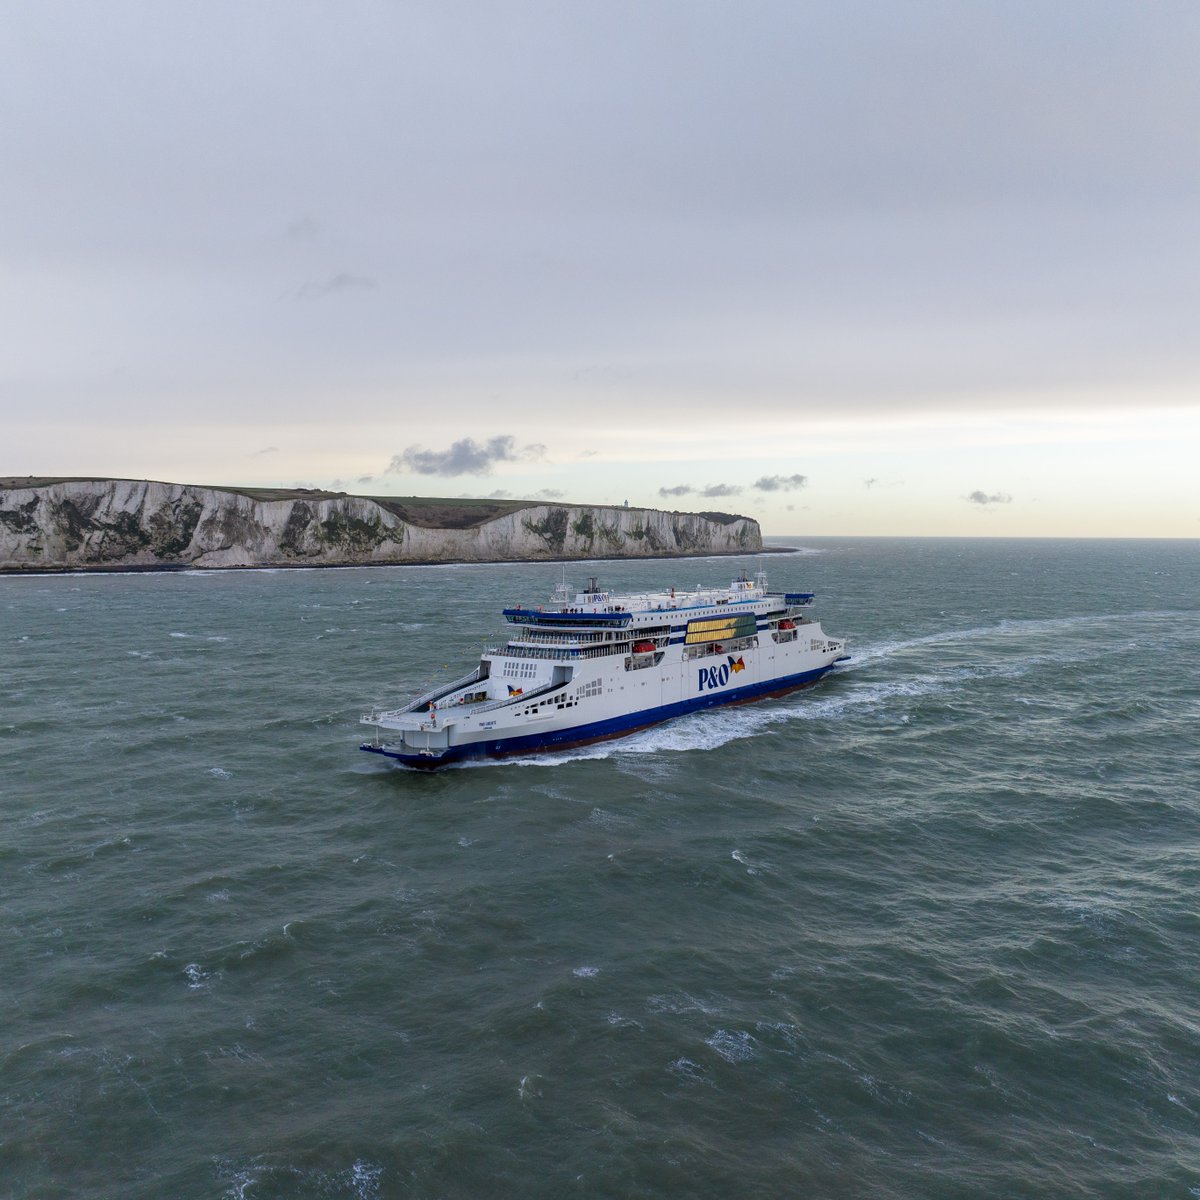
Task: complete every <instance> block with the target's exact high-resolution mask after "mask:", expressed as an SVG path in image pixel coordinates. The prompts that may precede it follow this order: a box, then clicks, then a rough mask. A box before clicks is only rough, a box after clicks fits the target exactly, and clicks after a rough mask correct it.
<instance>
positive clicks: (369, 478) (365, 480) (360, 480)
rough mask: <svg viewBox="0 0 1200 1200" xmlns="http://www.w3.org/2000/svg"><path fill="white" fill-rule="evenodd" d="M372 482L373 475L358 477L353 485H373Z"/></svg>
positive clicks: (373, 479)
mask: <svg viewBox="0 0 1200 1200" xmlns="http://www.w3.org/2000/svg"><path fill="white" fill-rule="evenodd" d="M374 481H375V476H374V475H360V476H359V477H358V478H357V479H356V480H355V481H354V482H355V483H373V482H374Z"/></svg>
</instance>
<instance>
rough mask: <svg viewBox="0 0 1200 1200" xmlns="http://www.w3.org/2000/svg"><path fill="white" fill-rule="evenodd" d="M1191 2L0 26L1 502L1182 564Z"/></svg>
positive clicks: (1196, 205) (1197, 162)
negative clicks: (997, 542) (140, 500)
mask: <svg viewBox="0 0 1200 1200" xmlns="http://www.w3.org/2000/svg"><path fill="white" fill-rule="evenodd" d="M1198 61H1200V4H1197V3H1196V0H1181V2H1172V0H1143V2H1134V0H1129V2H1127V3H1112V2H1108V0H1086V2H1076V0H1053V2H1050V0H1039V2H1038V3H1023V2H1021V0H1004V2H1003V3H1001V2H999V0H989V2H987V3H983V2H979V0H957V2H944V3H941V2H932V0H904V2H902V3H901V2H891V0H874V2H871V3H866V2H861V0H859V2H856V0H838V2H836V3H811V2H808V0H786V2H784V0H780V2H774V0H772V2H761V3H755V2H753V0H739V2H738V3H731V2H726V0H692V2H689V3H683V2H670V3H667V2H663V3H655V2H654V0H639V2H636V3H624V2H622V0H605V2H604V3H602V4H600V3H583V2H575V3H571V2H562V0H559V2H556V3H549V2H547V3H532V2H514V3H506V2H504V0H496V2H484V0H475V2H472V3H454V2H453V0H439V2H438V3H402V2H390V3H388V2H383V0H377V2H356V0H339V2H338V3H336V4H334V3H316V2H305V0H289V2H288V3H282V2H271V0H263V2H256V3H246V2H245V0H238V2H237V3H222V2H220V0H205V3H203V4H184V3H170V2H167V3H163V2H161V0H156V2H153V3H151V2H146V3H137V4H135V3H121V2H119V0H107V2H106V3H104V4H95V3H92V2H90V0H89V2H83V0H80V2H77V3H70V2H65V3H57V2H55V0H38V2H36V3H26V2H24V0H18V2H9V0H0V166H2V170H0V475H14V474H15V475H24V474H53V475H58V474H65V475H77V474H99V475H120V476H130V477H135V478H143V477H148V478H158V479H169V480H177V481H185V482H201V483H258V484H264V485H265V484H283V485H290V484H294V483H298V482H299V483H309V484H314V485H319V486H334V485H335V486H339V487H344V488H345V489H346V490H348V491H358V492H364V493H367V494H377V495H386V494H395V495H407V494H414V493H416V494H427V495H451V496H453V495H460V494H470V495H489V494H493V493H495V494H508V495H512V496H518V497H536V496H546V497H554V498H557V497H560V496H561V497H562V498H564V499H571V500H579V501H605V500H607V501H612V502H617V503H620V502H621V501H623V500H626V499H628V500H629V501H630V502H631V503H634V504H653V505H656V506H665V507H671V508H675V507H678V508H682V509H689V508H691V509H703V508H714V507H717V508H724V509H726V510H731V511H739V512H746V513H750V514H751V515H753V516H756V517H758V518H759V519H760V520H761V521H762V523H763V527H764V529H765V530H766V531H767V532H769V533H770V532H774V533H779V534H786V533H798V534H803V533H814V534H815V533H844V534H853V533H895V534H943V533H944V534H958V533H967V534H970V533H979V534H1047V535H1074V534H1080V535H1106V534H1109V535H1144V536H1200V482H1198V481H1200V469H1198V468H1197V463H1196V460H1197V458H1198V457H1200V70H1198V69H1197V65H1196V64H1197V62H1198Z"/></svg>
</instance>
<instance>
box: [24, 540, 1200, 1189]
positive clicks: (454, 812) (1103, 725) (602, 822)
mask: <svg viewBox="0 0 1200 1200" xmlns="http://www.w3.org/2000/svg"><path fill="white" fill-rule="evenodd" d="M791 544H792V545H794V546H796V547H799V548H800V550H801V552H800V553H797V554H794V555H773V556H767V557H764V558H754V557H747V558H745V559H735V560H730V559H700V560H686V561H681V560H674V561H664V562H646V563H602V564H597V565H596V566H594V567H588V566H581V565H578V564H576V565H573V566H571V567H570V568H569V570H568V575H569V577H574V578H575V580H576V582H582V580H583V578H584V577H585V576H586V575H587V574H590V573H598V574H600V575H601V577H602V579H603V581H604V582H605V583H606V584H608V585H610V586H612V587H615V588H618V589H623V588H625V587H643V586H651V585H654V586H662V585H671V584H674V585H676V586H680V587H684V586H694V585H695V584H697V583H705V584H710V583H718V582H724V581H726V580H728V579H729V578H730V577H731V575H732V573H733V572H734V571H735V570H736V569H737V568H739V567H742V566H746V567H748V568H750V569H756V568H758V567H760V566H765V568H766V569H767V570H768V572H769V574H770V578H771V582H772V583H773V584H775V585H778V586H786V587H788V588H797V589H806V590H813V591H816V592H817V593H818V601H817V609H816V615H817V616H818V617H819V618H820V619H821V620H822V622H823V624H824V627H825V629H826V630H827V632H829V633H831V634H835V635H841V636H845V637H847V638H849V639H850V643H851V645H850V649H851V652H852V654H853V660H852V661H851V662H850V663H849V664H847V665H846V667H845V668H844V669H841V670H840V671H839V672H838V673H837V674H835V675H832V676H830V677H828V678H827V679H825V680H824V681H822V682H821V683H820V684H819V685H818V686H816V687H815V688H812V689H810V690H807V691H804V692H800V693H797V694H796V695H794V696H792V697H790V698H787V699H785V700H775V701H770V700H769V701H764V702H761V703H759V704H756V705H752V706H747V707H743V708H737V709H732V710H729V711H725V712H721V711H715V712H714V711H710V712H705V713H700V714H696V715H694V716H691V717H687V718H684V719H681V720H679V721H676V722H675V723H673V724H670V725H667V726H664V727H660V728H658V729H655V730H651V731H647V732H644V733H642V734H638V735H635V736H633V737H630V738H628V739H625V740H622V741H616V742H610V743H606V744H603V745H600V746H595V747H590V748H587V749H583V750H580V751H577V752H568V753H565V754H562V755H559V756H557V757H551V758H545V759H525V760H517V761H511V762H506V763H504V764H493V765H482V766H463V767H455V768H448V769H445V770H443V771H440V772H437V773H434V774H422V773H417V772H412V771H408V770H406V769H404V768H401V767H396V766H392V765H389V764H387V763H386V762H384V761H382V760H380V759H378V758H376V757H374V756H370V755H365V754H362V753H360V752H359V751H358V749H357V745H358V742H359V740H360V728H359V726H358V723H357V719H358V715H359V713H360V712H361V711H366V710H367V709H369V708H370V707H371V706H372V705H381V704H388V705H394V704H396V703H398V702H399V701H401V700H403V699H405V698H407V697H408V695H410V694H411V693H413V692H416V691H417V690H419V689H422V688H423V687H424V686H426V685H427V684H430V683H431V682H433V681H436V679H437V678H438V677H439V676H441V675H445V676H451V675H454V674H461V673H462V671H463V670H465V669H467V668H468V667H469V666H470V665H471V662H472V660H473V657H474V656H475V655H477V653H478V651H479V648H480V646H481V645H482V644H484V643H485V642H490V641H494V640H495V639H496V638H497V637H498V636H499V632H500V621H499V618H498V611H499V609H500V608H501V607H503V606H504V605H505V604H506V603H515V602H517V601H523V602H527V601H537V600H541V599H544V598H545V597H546V595H547V594H548V593H549V592H550V591H551V589H552V587H553V585H554V584H555V583H556V582H557V581H558V580H559V578H561V568H560V567H558V566H552V565H534V566H530V565H522V566H516V565H489V566H456V567H425V568H369V569H355V570H324V571H246V572H220V573H213V572H206V573H170V574H145V575H95V576H83V575H63V576H53V577H49V576H47V577H34V578H4V579H0V685H2V686H0V829H2V835H0V1196H2V1197H4V1198H6V1200H17V1198H21V1200H24V1198H29V1197H38V1198H39V1200H41V1198H56V1197H70V1198H71V1200H91V1198H98V1197H179V1198H191V1197H213V1198H216V1197H231V1198H240V1200H260V1198H262V1200H265V1198H267V1197H281V1198H282V1197H288V1198H307V1197H360V1198H363V1200H366V1198H377V1197H420V1198H425V1197H428V1198H438V1197H446V1198H458V1197H462V1198H472V1200H474V1198H477V1197H570V1196H579V1197H614V1198H616V1197H689V1198H691V1197H698V1198H713V1200H717V1198H720V1200H728V1198H730V1197H771V1198H774V1197H812V1198H822V1197H847V1198H858V1197H871V1198H873V1200H892V1198H901V1197H903V1198H921V1200H925V1198H939V1197H945V1198H947V1200H951V1198H954V1200H958V1198H971V1197H979V1198H981V1200H982V1198H984V1197H987V1198H989V1200H991V1198H994V1197H1030V1198H1032V1197H1038V1198H1041V1197H1080V1198H1082V1197H1089V1198H1090V1197H1106V1198H1107V1197H1114V1198H1115V1197H1130V1198H1134V1197H1136V1198H1144V1197H1197V1196H1200V543H1198V542H1194V541H1193V542H1170V541H1141V542H1139V541H1078V542H1076V541H1007V540H961V541H959V540H891V539H889V540H882V539H881V540H873V539H829V538H826V539H792V540H791Z"/></svg>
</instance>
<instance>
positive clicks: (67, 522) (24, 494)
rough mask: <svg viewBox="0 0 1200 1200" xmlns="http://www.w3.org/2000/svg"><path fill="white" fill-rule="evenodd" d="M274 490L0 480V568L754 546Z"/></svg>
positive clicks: (486, 557) (730, 533) (569, 517)
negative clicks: (229, 489) (273, 492)
mask: <svg viewBox="0 0 1200 1200" xmlns="http://www.w3.org/2000/svg"><path fill="white" fill-rule="evenodd" d="M278 495H279V498H275V497H274V496H273V495H271V493H269V492H267V491H255V490H252V489H246V490H245V491H226V490H223V489H220V488H210V487H197V486H194V485H191V484H176V483H154V482H147V481H144V480H119V479H102V480H64V481H44V480H30V481H23V480H13V479H10V480H5V481H0V571H10V572H11V571H29V570H62V569H67V570H71V569H81V568H82V569H87V568H92V569H114V568H126V569H136V568H152V567H159V566H187V567H256V566H338V565H349V564H368V563H380V564H383V563H417V562H499V561H521V560H536V559H556V558H625V557H628V558H654V557H665V556H671V555H696V554H732V553H738V552H746V551H755V550H760V549H761V548H762V536H761V534H760V531H759V527H758V522H757V521H753V520H751V519H750V518H749V517H733V516H727V515H725V514H719V513H707V514H701V513H678V512H662V511H660V510H658V509H647V508H614V507H609V506H604V505H591V506H589V505H560V504H531V505H528V506H522V505H520V504H517V503H507V504H504V503H497V504H486V503H485V504H478V503H476V504H471V503H462V502H456V501H443V502H428V501H418V500H409V501H405V500H399V499H398V500H388V499H383V498H381V499H378V500H376V499H370V498H368V497H365V496H348V495H343V494H329V493H320V492H310V493H305V492H303V491H300V490H297V491H294V492H280V493H279V494H278Z"/></svg>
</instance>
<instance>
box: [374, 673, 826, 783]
mask: <svg viewBox="0 0 1200 1200" xmlns="http://www.w3.org/2000/svg"><path fill="white" fill-rule="evenodd" d="M832 669H833V664H832V663H831V664H830V665H829V666H827V667H818V668H817V670H815V671H803V672H801V673H800V674H799V675H784V676H781V677H780V678H778V679H770V680H766V681H765V682H762V683H752V684H750V685H749V686H747V687H740V688H730V689H729V690H728V691H725V692H711V693H707V694H705V695H702V696H693V697H692V698H691V699H690V700H681V701H679V702H678V703H677V704H664V705H662V706H661V707H659V708H645V709H642V711H641V712H636V713H627V714H626V715H625V716H621V717H610V718H609V719H608V720H607V721H594V722H592V723H591V724H590V725H575V726H572V728H570V729H556V730H554V731H552V732H550V733H530V734H521V735H519V736H516V737H506V738H495V739H492V740H490V741H478V742H469V743H468V744H467V745H464V746H451V747H450V748H449V749H448V750H447V751H446V752H445V753H444V754H441V755H438V756H437V757H431V756H429V755H423V754H402V753H398V752H397V751H395V750H388V749H385V748H384V747H383V746H373V745H372V744H371V743H370V742H363V744H362V747H361V748H362V749H363V750H366V751H367V752H368V753H370V754H382V755H384V756H385V757H386V758H394V759H397V760H399V761H400V762H402V763H407V764H408V765H409V766H411V767H425V768H431V767H440V766H442V765H443V764H444V763H448V762H456V761H458V760H459V759H463V758H504V757H505V756H506V755H510V754H531V753H534V752H535V751H538V750H568V749H570V748H571V747H572V746H584V745H587V743H589V742H602V741H605V740H607V739H609V738H615V737H621V736H622V735H623V734H627V733H633V732H634V730H637V729H646V728H647V727H649V726H651V725H659V724H661V723H662V722H663V721H669V720H670V719H671V718H672V717H681V716H683V715H684V714H685V713H690V712H696V711H698V710H699V709H703V708H718V707H721V706H723V705H726V704H744V703H745V702H746V701H748V700H757V699H759V698H761V697H763V696H781V695H783V694H784V693H785V692H793V691H795V690H796V689H797V688H802V687H807V686H808V685H809V684H812V683H816V681H817V680H818V679H820V678H821V676H822V675H824V674H826V673H827V672H828V671H831V670H832Z"/></svg>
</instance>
